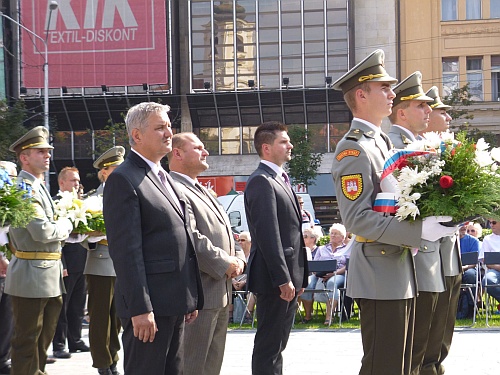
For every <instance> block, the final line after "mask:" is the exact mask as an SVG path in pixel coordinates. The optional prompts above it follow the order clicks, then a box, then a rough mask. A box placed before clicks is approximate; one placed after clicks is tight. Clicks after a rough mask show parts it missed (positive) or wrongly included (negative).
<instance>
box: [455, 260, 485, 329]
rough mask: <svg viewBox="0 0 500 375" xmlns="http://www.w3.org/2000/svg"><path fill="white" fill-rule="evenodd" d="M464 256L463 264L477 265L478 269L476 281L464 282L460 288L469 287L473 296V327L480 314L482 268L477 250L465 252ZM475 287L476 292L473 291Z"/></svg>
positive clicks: (468, 289)
mask: <svg viewBox="0 0 500 375" xmlns="http://www.w3.org/2000/svg"><path fill="white" fill-rule="evenodd" d="M461 258H462V266H475V269H476V280H475V281H474V283H473V284H472V283H471V284H469V283H462V284H461V285H460V289H467V291H468V292H469V295H470V296H471V298H472V300H473V301H474V313H473V316H472V325H470V326H468V327H473V326H474V325H475V324H476V315H477V314H479V310H478V307H477V298H478V295H479V286H480V279H481V272H480V271H481V270H480V266H479V253H478V252H477V251H473V252H470V253H463V254H462V255H461ZM473 288H474V292H472V290H473Z"/></svg>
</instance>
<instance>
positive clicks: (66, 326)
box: [52, 272, 87, 351]
mask: <svg viewBox="0 0 500 375" xmlns="http://www.w3.org/2000/svg"><path fill="white" fill-rule="evenodd" d="M64 286H65V287H66V294H63V306H62V309H61V314H59V320H58V321H57V327H56V333H55V335H54V340H52V350H54V351H57V350H63V349H64V348H65V347H66V339H67V340H68V348H69V350H76V347H77V346H78V345H79V344H81V343H82V319H83V310H84V309H85V299H86V295H87V291H86V284H85V276H84V275H83V272H76V273H70V274H68V276H66V277H65V278H64Z"/></svg>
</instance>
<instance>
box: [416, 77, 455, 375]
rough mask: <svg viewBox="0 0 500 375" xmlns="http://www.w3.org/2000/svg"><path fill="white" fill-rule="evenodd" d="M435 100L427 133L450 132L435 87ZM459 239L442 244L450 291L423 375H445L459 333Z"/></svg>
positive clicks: (440, 306)
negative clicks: (456, 326)
mask: <svg viewBox="0 0 500 375" xmlns="http://www.w3.org/2000/svg"><path fill="white" fill-rule="evenodd" d="M425 95H427V96H429V97H430V98H432V99H433V101H432V102H431V103H429V105H430V107H431V108H432V112H431V114H430V120H429V126H428V128H427V131H433V132H445V131H447V130H448V128H449V125H450V121H451V116H450V115H449V114H448V113H446V110H447V109H449V108H451V107H450V106H449V105H446V104H444V103H443V102H442V101H441V98H440V97H439V91H438V88H437V87H436V86H433V87H431V88H430V89H429V91H427V92H426V94H425ZM458 241H459V238H458V236H457V235H456V233H455V234H454V235H453V236H449V237H444V238H442V239H441V240H440V253H441V259H442V263H443V269H444V276H445V282H446V290H445V291H444V292H442V293H439V297H438V301H437V305H436V312H435V313H434V316H433V320H432V324H431V328H430V336H429V343H428V345H427V350H426V352H425V357H424V360H423V364H422V368H421V369H420V374H421V375H435V374H439V375H441V374H444V366H443V364H442V363H443V361H444V359H445V358H446V357H447V356H448V352H449V351H450V346H451V340H452V338H453V331H454V329H455V318H456V316H457V305H458V297H459V295H460V284H461V282H462V263H461V261H460V249H459V247H458Z"/></svg>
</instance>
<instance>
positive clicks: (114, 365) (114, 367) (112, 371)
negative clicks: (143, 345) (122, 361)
mask: <svg viewBox="0 0 500 375" xmlns="http://www.w3.org/2000/svg"><path fill="white" fill-rule="evenodd" d="M109 369H110V370H111V373H112V374H113V375H121V374H120V373H119V372H118V370H117V369H116V362H113V364H112V365H111V366H109Z"/></svg>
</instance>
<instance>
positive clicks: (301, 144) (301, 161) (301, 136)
mask: <svg viewBox="0 0 500 375" xmlns="http://www.w3.org/2000/svg"><path fill="white" fill-rule="evenodd" d="M288 136H289V137H290V141H291V142H292V144H293V150H292V159H291V160H290V161H289V163H288V173H289V175H290V178H291V179H292V181H293V182H294V183H295V184H304V185H306V186H307V185H310V184H314V179H315V178H316V175H317V174H318V173H317V172H318V169H319V167H320V165H321V160H322V159H323V155H322V154H317V153H313V152H312V151H313V148H312V145H311V142H310V141H309V139H308V131H307V130H306V129H305V128H303V127H302V126H298V125H292V126H289V127H288Z"/></svg>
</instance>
